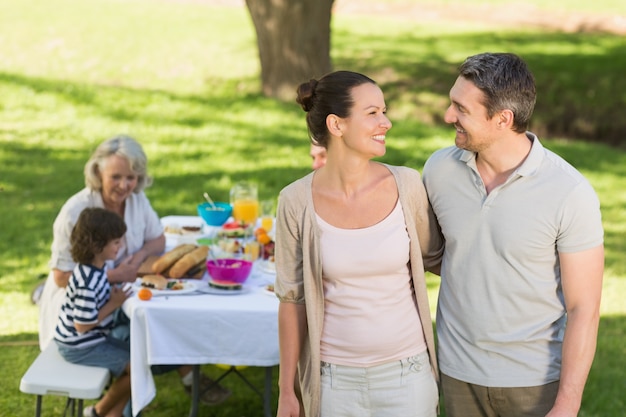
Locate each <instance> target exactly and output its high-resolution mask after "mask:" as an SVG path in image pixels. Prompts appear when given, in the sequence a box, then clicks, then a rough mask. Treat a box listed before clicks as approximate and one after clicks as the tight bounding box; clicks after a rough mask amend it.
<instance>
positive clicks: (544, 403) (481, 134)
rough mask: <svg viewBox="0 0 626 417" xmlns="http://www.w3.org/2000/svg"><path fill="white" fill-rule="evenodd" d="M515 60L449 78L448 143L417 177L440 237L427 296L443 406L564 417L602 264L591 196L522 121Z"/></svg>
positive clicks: (591, 333)
mask: <svg viewBox="0 0 626 417" xmlns="http://www.w3.org/2000/svg"><path fill="white" fill-rule="evenodd" d="M535 100H536V92H535V82H534V77H533V75H532V73H531V71H530V70H529V68H528V66H527V64H526V63H525V62H524V61H523V60H522V59H521V58H520V57H518V56H516V55H514V54H509V53H484V54H479V55H475V56H471V57H469V58H467V59H466V60H465V62H464V63H463V64H462V65H461V66H460V69H459V76H458V78H457V79H456V82H455V83H454V85H453V86H452V89H451V90H450V101H451V104H450V106H449V107H448V109H447V110H446V113H445V121H446V122H448V123H450V124H452V125H454V127H455V129H456V138H455V145H456V146H453V147H449V148H446V149H442V150H439V151H437V152H435V153H434V154H433V155H432V156H431V157H430V158H429V159H428V161H427V162H426V165H425V167H424V171H423V181H424V184H425V186H426V189H427V191H428V196H429V198H430V202H431V204H432V207H433V210H434V212H435V215H436V216H437V220H438V222H439V225H440V227H441V233H442V234H443V238H444V239H445V251H444V256H443V260H442V264H441V288H440V292H439V302H438V308H437V320H436V322H437V334H438V341H439V343H438V349H439V350H438V353H439V365H440V368H441V372H442V391H443V397H444V402H445V409H446V415H447V416H448V417H486V416H494V417H496V416H501V417H522V416H523V417H531V416H534V417H557V416H558V417H574V416H576V415H577V414H578V410H579V408H580V405H581V397H582V393H583V388H584V385H585V381H586V379H587V375H588V373H589V369H590V367H591V363H592V361H593V357H594V353H595V347H596V336H597V331H598V323H599V306H600V293H601V288H602V275H603V268H604V249H603V229H602V221H601V214H600V204H599V201H598V197H597V196H596V193H595V192H594V190H593V188H592V187H591V185H590V184H589V182H588V181H587V180H586V179H585V178H584V177H583V176H582V175H581V174H580V173H579V172H578V171H577V170H576V169H575V168H574V167H572V166H571V165H570V164H568V163H567V162H566V161H565V160H563V159H562V158H561V157H559V156H557V155H556V154H554V153H553V152H551V151H549V150H547V149H545V148H544V147H543V146H542V144H541V142H540V141H539V139H538V138H537V136H536V135H534V134H533V133H531V132H529V131H527V129H528V125H529V121H530V118H531V115H532V112H533V108H534V105H535Z"/></svg>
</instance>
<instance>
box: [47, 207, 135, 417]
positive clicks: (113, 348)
mask: <svg viewBox="0 0 626 417" xmlns="http://www.w3.org/2000/svg"><path fill="white" fill-rule="evenodd" d="M124 233H126V224H125V223H124V220H123V219H122V218H121V217H120V216H118V215H117V214H116V213H114V212H112V211H109V210H106V209H103V208H86V209H84V210H83V211H82V212H81V213H80V216H79V217H78V220H77V221H76V224H75V225H74V228H73V229H72V233H71V236H70V244H71V250H70V252H71V255H72V259H73V260H74V262H76V266H75V267H74V271H73V272H72V273H71V276H70V278H69V280H68V284H67V286H66V289H65V301H64V303H63V306H62V308H61V312H60V314H59V317H58V318H57V326H56V332H55V336H54V339H55V341H56V344H57V345H58V348H59V353H60V354H61V356H63V357H64V358H65V360H67V361H68V362H71V363H77V364H80V365H88V366H99V367H102V368H107V369H108V370H109V371H110V372H111V374H112V375H113V377H114V380H113V382H112V383H111V385H110V386H109V388H108V389H107V390H106V392H105V393H104V396H103V397H102V398H101V399H100V400H99V401H98V402H97V403H96V404H95V405H94V406H90V407H87V408H85V413H84V415H85V416H86V417H99V416H121V415H122V412H123V410H124V407H125V406H126V404H127V403H128V400H129V399H130V344H129V343H128V342H127V341H122V340H119V339H116V338H115V337H112V336H111V335H110V333H111V330H112V328H113V326H114V325H115V322H114V313H115V312H116V310H118V309H119V308H120V307H121V305H122V304H123V303H124V301H125V300H126V299H127V298H128V297H129V296H130V295H131V294H132V293H130V292H126V291H124V290H123V289H121V288H118V287H117V286H115V285H114V286H111V285H110V283H109V281H108V280H107V275H106V274H107V271H106V261H109V260H113V259H115V257H116V254H117V252H118V251H119V249H120V248H121V247H122V237H123V236H124Z"/></svg>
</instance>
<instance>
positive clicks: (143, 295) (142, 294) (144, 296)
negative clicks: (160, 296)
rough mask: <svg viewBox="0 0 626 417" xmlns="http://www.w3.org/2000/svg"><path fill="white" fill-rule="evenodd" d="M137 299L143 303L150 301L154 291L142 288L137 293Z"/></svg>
mask: <svg viewBox="0 0 626 417" xmlns="http://www.w3.org/2000/svg"><path fill="white" fill-rule="evenodd" d="M137 298H139V299H140V300H143V301H148V300H149V299H151V298H152V291H150V289H149V288H142V289H140V290H139V291H137Z"/></svg>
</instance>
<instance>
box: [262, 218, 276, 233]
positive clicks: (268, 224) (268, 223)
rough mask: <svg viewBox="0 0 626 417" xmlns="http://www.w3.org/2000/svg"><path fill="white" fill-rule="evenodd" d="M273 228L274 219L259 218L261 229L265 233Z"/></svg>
mask: <svg viewBox="0 0 626 417" xmlns="http://www.w3.org/2000/svg"><path fill="white" fill-rule="evenodd" d="M273 226H274V218H273V217H272V216H263V217H261V227H262V228H263V229H265V231H266V232H268V233H269V232H270V231H271V230H272V227H273Z"/></svg>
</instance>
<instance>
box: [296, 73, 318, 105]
mask: <svg viewBox="0 0 626 417" xmlns="http://www.w3.org/2000/svg"><path fill="white" fill-rule="evenodd" d="M317 83H318V81H317V80H316V79H310V80H309V82H306V83H302V84H300V86H299V87H298V90H297V92H298V96H297V97H296V102H297V103H298V104H299V105H300V106H301V107H302V109H303V110H304V111H306V112H308V111H310V110H311V108H313V101H314V98H315V89H316V88H317Z"/></svg>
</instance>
